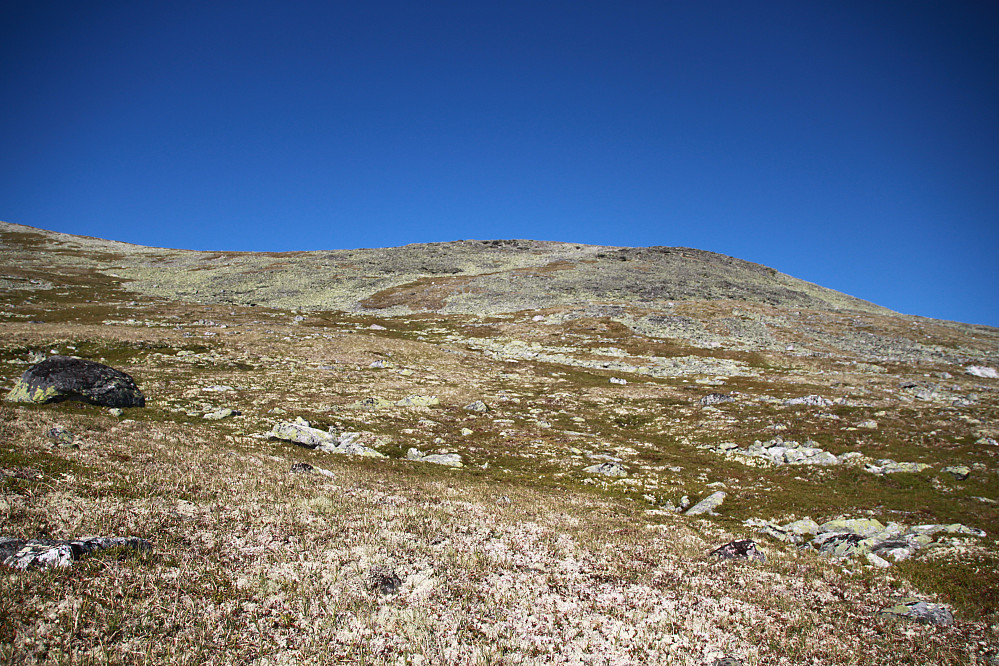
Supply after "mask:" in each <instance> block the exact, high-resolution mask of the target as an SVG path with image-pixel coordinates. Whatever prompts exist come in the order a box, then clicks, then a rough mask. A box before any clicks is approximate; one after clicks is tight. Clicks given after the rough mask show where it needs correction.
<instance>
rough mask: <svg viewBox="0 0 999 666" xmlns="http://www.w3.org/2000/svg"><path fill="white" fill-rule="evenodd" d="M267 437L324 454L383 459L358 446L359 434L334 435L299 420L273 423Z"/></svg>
mask: <svg viewBox="0 0 999 666" xmlns="http://www.w3.org/2000/svg"><path fill="white" fill-rule="evenodd" d="M267 436H268V437H270V438H271V439H280V440H283V441H286V442H292V443H294V444H301V445H302V446H304V447H306V448H309V449H318V450H320V451H324V452H326V453H345V454H348V455H355V456H368V457H372V458H384V457H385V456H383V455H382V454H381V453H379V452H378V451H375V450H374V449H371V448H368V447H367V446H364V445H362V444H359V443H358V442H357V441H356V440H357V439H358V437H360V433H357V432H346V433H342V434H340V435H335V434H333V433H331V432H325V431H323V430H320V429H318V428H313V427H311V426H310V425H309V422H308V421H305V420H304V419H301V418H299V419H298V421H282V422H280V423H275V424H274V427H273V428H272V429H271V431H270V432H268V433H267Z"/></svg>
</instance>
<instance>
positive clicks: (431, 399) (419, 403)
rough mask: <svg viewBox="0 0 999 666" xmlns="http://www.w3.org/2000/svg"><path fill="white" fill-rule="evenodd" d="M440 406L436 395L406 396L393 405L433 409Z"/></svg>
mask: <svg viewBox="0 0 999 666" xmlns="http://www.w3.org/2000/svg"><path fill="white" fill-rule="evenodd" d="M439 404H441V401H440V400H439V399H438V398H437V396H436V395H407V396H406V397H405V398H403V399H402V400H399V401H398V402H396V403H395V406H396V407H433V406H434V405H439Z"/></svg>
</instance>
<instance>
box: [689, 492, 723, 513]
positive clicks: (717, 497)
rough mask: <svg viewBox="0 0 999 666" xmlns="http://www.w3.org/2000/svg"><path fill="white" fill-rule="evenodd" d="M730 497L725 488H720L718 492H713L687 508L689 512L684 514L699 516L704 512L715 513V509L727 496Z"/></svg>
mask: <svg viewBox="0 0 999 666" xmlns="http://www.w3.org/2000/svg"><path fill="white" fill-rule="evenodd" d="M726 497H728V493H726V492H725V491H724V490H719V491H717V492H714V493H711V494H710V495H708V496H707V497H705V498H704V499H702V500H701V501H700V502H698V503H697V504H695V505H694V506H692V507H690V508H689V509H687V512H686V513H685V514H683V515H685V516H699V515H701V514H704V513H708V514H714V512H715V509H717V508H718V507H719V506H721V504H722V502H724V501H725V498H726Z"/></svg>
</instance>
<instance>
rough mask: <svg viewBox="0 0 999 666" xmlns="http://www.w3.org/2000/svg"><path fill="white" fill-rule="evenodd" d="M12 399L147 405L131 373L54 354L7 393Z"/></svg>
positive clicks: (121, 405)
mask: <svg viewBox="0 0 999 666" xmlns="http://www.w3.org/2000/svg"><path fill="white" fill-rule="evenodd" d="M7 400H8V401H10V402H30V403H35V404H45V403H50V402H60V401H63V400H80V401H83V402H88V403H90V404H92V405H101V406H104V407H145V405H146V399H145V397H144V396H143V395H142V392H141V391H140V390H139V388H138V386H136V385H135V380H133V379H132V378H131V377H130V376H129V375H127V374H125V373H124V372H121V371H120V370H115V369H114V368H111V367H108V366H106V365H102V364H100V363H95V362H94V361H85V360H83V359H80V358H72V357H69V356H52V357H50V358H48V359H46V360H45V361H42V362H41V363H39V364H38V365H34V366H32V367H30V368H28V369H27V370H26V371H25V373H24V374H23V375H22V376H21V378H20V379H19V380H18V381H17V383H16V384H15V385H14V388H13V389H11V391H10V393H8V394H7Z"/></svg>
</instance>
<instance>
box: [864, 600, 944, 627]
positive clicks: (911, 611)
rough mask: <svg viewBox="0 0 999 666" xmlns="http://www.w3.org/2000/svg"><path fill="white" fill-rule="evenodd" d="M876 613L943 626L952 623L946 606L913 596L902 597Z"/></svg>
mask: <svg viewBox="0 0 999 666" xmlns="http://www.w3.org/2000/svg"><path fill="white" fill-rule="evenodd" d="M878 615H880V616H882V617H889V618H893V619H905V620H911V621H913V622H920V623H923V624H933V625H937V626H944V627H945V626H949V625H951V624H954V615H953V614H952V613H951V612H950V610H949V609H948V608H947V607H946V606H943V605H942V604H935V603H932V602H928V601H923V600H922V599H917V598H915V597H908V598H905V599H902V600H900V601H899V602H898V603H897V604H895V605H893V606H889V607H888V608H885V609H882V610H881V611H879V612H878Z"/></svg>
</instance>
